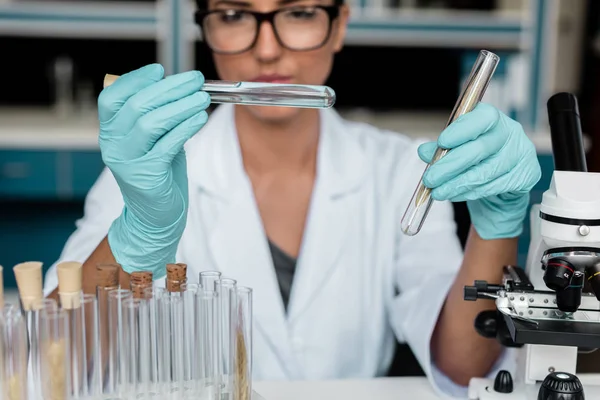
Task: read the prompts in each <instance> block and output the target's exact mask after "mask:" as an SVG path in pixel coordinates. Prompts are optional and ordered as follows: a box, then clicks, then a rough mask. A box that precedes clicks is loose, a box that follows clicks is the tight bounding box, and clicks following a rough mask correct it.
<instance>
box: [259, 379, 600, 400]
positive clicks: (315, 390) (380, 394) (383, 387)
mask: <svg viewBox="0 0 600 400" xmlns="http://www.w3.org/2000/svg"><path fill="white" fill-rule="evenodd" d="M577 376H578V377H579V379H580V380H581V382H582V383H583V384H584V385H585V384H588V385H600V374H578V375H577ZM253 388H254V390H255V391H256V392H257V393H258V394H259V395H260V397H261V398H263V399H264V400H275V399H277V400H306V399H310V400H331V399H344V400H364V399H372V400H399V399H419V400H436V399H440V398H441V397H440V396H438V395H437V394H436V393H435V392H434V390H433V388H432V387H431V385H430V384H429V382H428V381H427V379H426V378H424V377H401V378H377V379H364V380H361V379H349V380H332V381H310V382H309V381H298V382H255V383H253ZM506 397H507V399H509V398H511V397H510V396H509V395H506Z"/></svg>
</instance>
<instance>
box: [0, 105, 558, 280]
mask: <svg viewBox="0 0 600 400" xmlns="http://www.w3.org/2000/svg"><path fill="white" fill-rule="evenodd" d="M340 113H341V114H342V115H343V116H344V117H346V118H348V119H351V120H358V121H364V122H368V123H371V124H373V125H375V126H378V127H380V128H383V129H389V130H393V131H396V132H403V133H406V134H409V135H411V136H415V137H423V138H429V139H432V140H433V139H435V137H436V136H437V134H438V133H439V132H440V130H441V129H443V127H444V126H445V124H446V121H447V113H443V112H440V113H418V112H410V113H408V112H388V113H381V112H379V113H374V112H371V111H367V110H361V109H348V110H341V111H340ZM59 115H60V113H57V112H56V111H55V110H54V111H53V110H48V109H37V110H36V109H21V108H14V109H7V108H2V109H0V121H2V122H1V124H0V243H1V246H0V247H1V248H0V265H4V266H5V269H8V268H6V267H10V266H12V265H14V264H17V263H19V262H22V261H26V260H40V261H42V262H43V263H44V265H45V266H46V267H48V266H49V265H51V264H52V263H53V262H54V261H55V260H56V259H57V258H58V257H59V255H60V250H61V249H62V247H63V245H64V243H65V241H66V239H67V238H68V236H69V235H70V234H71V233H72V232H73V230H74V229H75V225H74V223H75V221H76V220H77V219H78V218H80V217H81V214H82V211H83V200H84V199H85V196H86V194H87V192H88V190H89V189H90V187H91V186H92V185H93V183H94V182H95V181H96V179H97V177H98V175H99V173H100V172H101V171H102V169H103V168H104V164H103V162H102V158H101V155H100V152H99V147H98V121H97V115H96V114H95V113H94V112H86V113H78V114H77V115H78V117H77V118H61V117H60V116H59ZM532 138H533V140H534V143H535V144H536V147H537V149H538V155H539V160H540V163H541V165H542V170H543V177H542V179H541V181H540V182H539V183H538V184H537V185H536V187H535V188H534V190H533V191H532V194H531V202H532V203H538V202H540V201H541V197H542V193H543V192H544V191H545V190H546V189H547V188H548V186H549V184H550V178H551V175H552V170H553V161H552V156H551V145H550V140H549V135H547V134H539V135H532ZM528 243H529V220H528V219H527V221H526V225H525V231H524V233H523V235H522V237H521V240H520V246H519V263H520V264H523V263H524V262H525V256H526V253H527V246H528ZM4 279H5V284H6V286H7V287H14V285H15V282H14V277H13V276H12V272H6V271H5V276H4Z"/></svg>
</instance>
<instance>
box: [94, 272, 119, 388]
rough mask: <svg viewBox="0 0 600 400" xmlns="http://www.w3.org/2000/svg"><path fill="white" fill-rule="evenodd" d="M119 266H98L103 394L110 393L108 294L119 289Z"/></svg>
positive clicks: (100, 369) (97, 299) (100, 370)
mask: <svg viewBox="0 0 600 400" xmlns="http://www.w3.org/2000/svg"><path fill="white" fill-rule="evenodd" d="M120 270H121V265H119V264H98V265H97V266H96V281H97V284H96V301H97V303H98V363H99V366H98V368H99V370H98V380H99V381H100V385H101V392H102V393H110V388H109V384H110V381H109V379H108V367H109V346H108V345H109V338H110V330H109V320H108V318H109V307H108V294H109V292H111V291H112V290H116V289H119V271H120Z"/></svg>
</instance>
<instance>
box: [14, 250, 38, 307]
mask: <svg viewBox="0 0 600 400" xmlns="http://www.w3.org/2000/svg"><path fill="white" fill-rule="evenodd" d="M13 272H14V274H15V279H16V280H17V286H18V288H19V296H20V297H21V304H22V306H23V310H24V311H30V310H31V309H32V308H33V305H34V304H35V303H36V302H37V301H38V300H41V299H42V298H43V297H44V294H43V292H42V263H41V262H38V261H30V262H24V263H21V264H17V265H15V266H14V267H13Z"/></svg>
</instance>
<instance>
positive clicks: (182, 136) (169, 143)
mask: <svg viewBox="0 0 600 400" xmlns="http://www.w3.org/2000/svg"><path fill="white" fill-rule="evenodd" d="M163 77H164V69H163V68H162V66H160V65H158V64H152V65H148V66H145V67H143V68H140V69H138V70H135V71H133V72H130V73H128V74H125V75H123V76H121V77H120V78H118V79H117V80H116V81H115V82H114V83H113V84H112V85H111V86H109V87H107V88H106V89H104V90H103V91H102V93H100V97H99V98H98V116H99V119H100V138H99V143H100V150H101V152H102V159H103V161H104V163H105V164H106V166H107V167H108V168H109V169H110V170H111V172H112V173H113V175H114V177H115V179H116V181H117V183H118V185H119V188H120V189H121V194H122V196H123V200H124V204H125V205H124V207H123V211H122V213H121V215H120V216H119V217H118V218H117V219H116V220H115V221H114V222H113V224H112V225H111V227H110V229H109V232H108V242H109V244H110V248H111V250H112V253H113V255H114V256H115V259H116V260H117V262H118V263H120V264H121V265H122V267H123V270H125V271H126V272H128V273H131V272H133V271H142V270H143V271H152V272H153V277H154V279H158V278H161V277H163V276H164V275H165V274H166V264H167V263H173V262H175V261H176V260H175V254H176V251H177V246H178V244H179V241H180V239H181V235H182V234H183V231H184V228H185V225H186V220H187V210H188V182H187V168H186V158H185V152H184V144H185V143H186V141H187V140H188V139H190V138H191V137H192V136H193V135H194V134H195V133H196V132H198V130H200V128H202V127H203V126H204V124H205V123H206V121H207V118H208V116H207V114H206V111H205V110H206V108H207V107H208V105H209V104H210V97H209V95H208V94H207V93H206V92H202V91H200V89H201V87H202V85H203V84H204V77H203V76H202V74H201V73H199V72H197V71H191V72H186V73H182V74H178V75H173V76H169V77H167V78H165V79H163Z"/></svg>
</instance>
